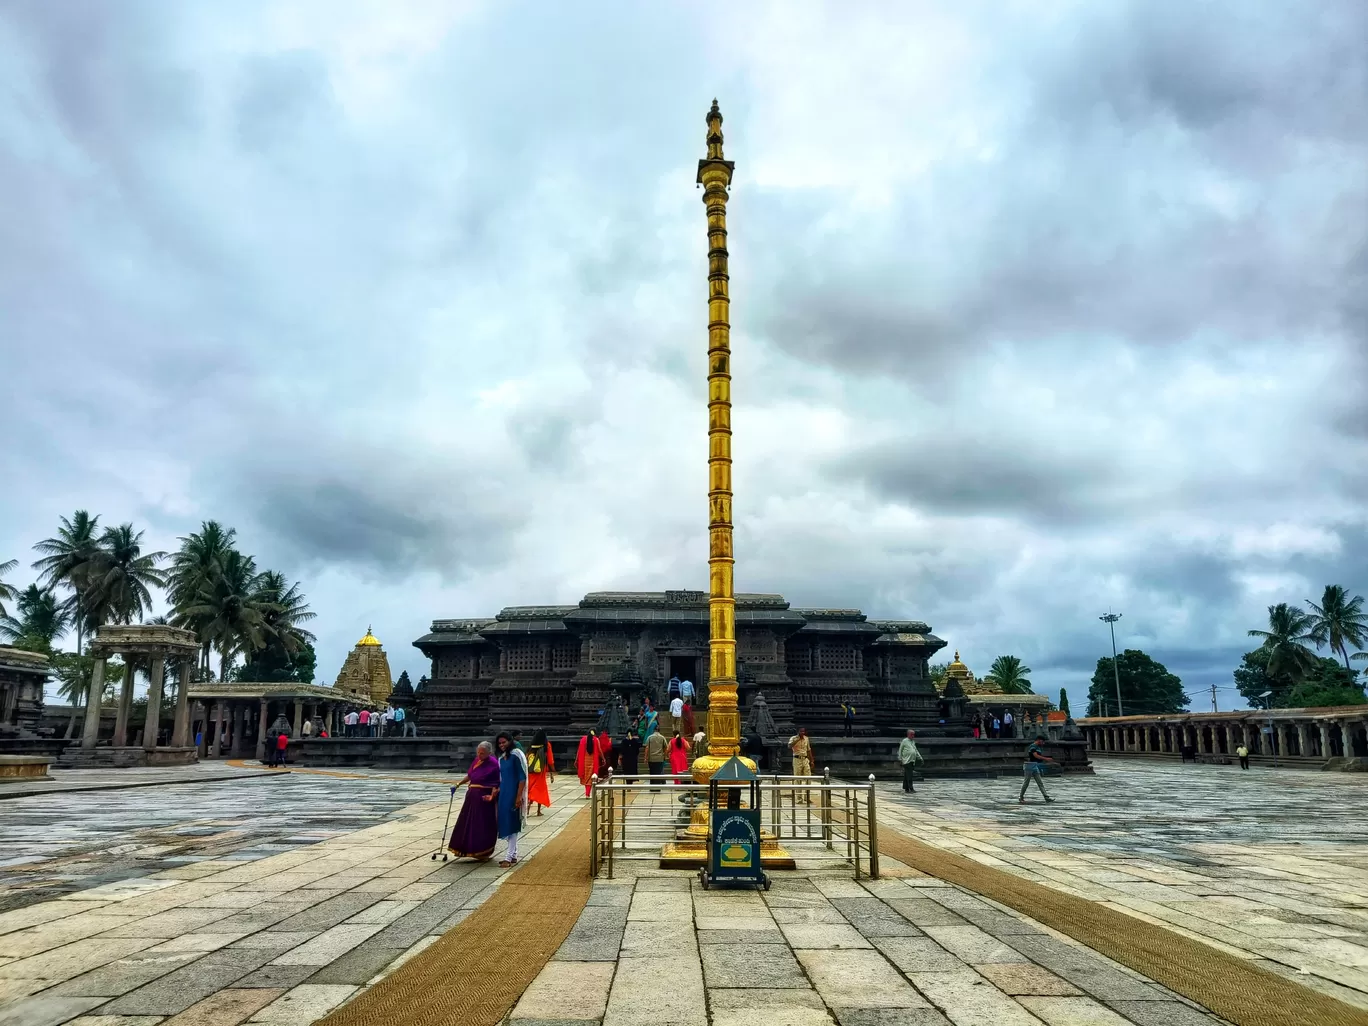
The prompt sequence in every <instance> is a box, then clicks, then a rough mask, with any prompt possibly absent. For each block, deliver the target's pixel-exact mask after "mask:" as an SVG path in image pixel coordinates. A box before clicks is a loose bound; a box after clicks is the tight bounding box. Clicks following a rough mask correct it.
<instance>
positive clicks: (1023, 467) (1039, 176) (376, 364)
mask: <svg viewBox="0 0 1368 1026" xmlns="http://www.w3.org/2000/svg"><path fill="white" fill-rule="evenodd" d="M714 96H716V97H717V98H718V99H719V101H720V102H721V106H722V110H723V113H724V115H725V117H726V124H725V131H726V149H727V156H728V157H729V158H731V159H734V160H735V161H736V165H737V170H736V178H735V183H734V187H733V190H732V199H731V204H730V212H729V213H730V228H731V253H732V264H731V269H732V290H733V306H732V312H733V320H734V331H733V345H734V349H735V363H734V370H735V376H736V377H735V386H734V387H735V402H736V409H735V418H734V420H735V430H736V436H735V456H736V468H735V482H736V491H737V501H736V515H737V554H738V565H737V574H736V577H737V584H738V587H739V588H740V589H741V590H745V591H779V592H782V593H784V594H785V595H786V596H788V598H789V599H790V600H791V601H792V602H794V603H795V604H804V605H840V606H847V605H853V606H859V607H860V608H862V609H864V610H865V611H866V612H868V613H870V614H872V615H881V616H899V617H917V618H921V619H924V620H926V621H928V622H929V623H930V624H931V625H932V626H933V629H934V630H935V631H936V632H937V633H938V634H940V635H941V636H942V637H944V638H946V639H947V640H948V641H949V642H950V643H951V646H952V648H953V647H958V648H960V649H961V650H962V652H963V655H964V658H965V660H966V661H967V662H968V663H969V665H970V666H971V667H972V668H973V669H975V670H976V671H979V672H982V671H984V670H986V669H987V665H988V663H989V662H990V661H991V660H992V658H993V657H994V656H996V655H1000V654H1003V653H1015V654H1018V655H1020V656H1022V657H1023V659H1024V660H1025V661H1026V663H1027V664H1028V665H1030V666H1031V667H1033V669H1034V671H1035V672H1034V677H1035V681H1036V684H1037V689H1038V690H1041V691H1045V692H1047V693H1050V694H1055V693H1056V692H1057V691H1058V688H1059V687H1060V686H1061V685H1063V686H1067V687H1068V688H1069V690H1070V692H1071V694H1072V695H1074V696H1075V704H1078V700H1079V698H1081V695H1082V694H1083V693H1086V690H1087V684H1086V680H1087V678H1088V677H1089V676H1090V675H1091V672H1092V668H1093V666H1094V664H1095V662H1096V659H1097V657H1098V656H1099V655H1100V654H1103V653H1104V651H1105V652H1107V653H1108V654H1109V642H1108V640H1107V635H1106V629H1105V626H1104V625H1103V624H1101V623H1100V622H1099V621H1098V619H1097V617H1098V615H1099V614H1100V613H1103V612H1106V611H1107V609H1108V608H1109V607H1110V608H1113V609H1116V610H1120V611H1122V612H1123V614H1124V618H1123V620H1122V621H1121V623H1120V624H1119V625H1118V626H1119V627H1120V628H1121V631H1120V632H1119V634H1118V637H1117V642H1118V644H1119V645H1124V646H1128V647H1141V648H1144V649H1145V650H1147V651H1149V652H1150V653H1152V654H1153V655H1155V656H1156V657H1157V658H1159V659H1161V660H1162V661H1163V662H1165V663H1166V664H1167V665H1168V666H1169V668H1170V669H1172V670H1174V671H1175V672H1177V673H1178V674H1180V675H1181V676H1182V678H1183V680H1184V682H1185V683H1186V684H1188V685H1190V689H1191V690H1194V691H1195V690H1198V689H1200V688H1202V687H1209V686H1210V685H1211V684H1212V683H1216V684H1219V685H1223V686H1224V685H1228V684H1229V683H1230V679H1229V671H1230V669H1231V667H1232V666H1233V665H1234V664H1235V663H1236V662H1237V661H1238V657H1239V653H1240V652H1242V651H1245V650H1246V649H1247V648H1249V647H1250V645H1249V641H1248V639H1247V638H1246V637H1245V632H1246V630H1247V629H1248V628H1250V627H1255V626H1261V625H1262V622H1263V621H1264V620H1265V618H1266V615H1265V607H1266V606H1267V605H1268V604H1269V603H1273V602H1278V601H1292V602H1301V601H1302V600H1303V599H1305V598H1308V597H1309V598H1317V597H1318V596H1319V594H1320V591H1321V588H1322V587H1323V586H1324V585H1325V584H1326V583H1327V582H1332V581H1333V582H1338V583H1342V584H1344V585H1346V586H1348V587H1350V588H1351V589H1353V590H1354V591H1356V592H1365V591H1368V539H1366V538H1365V522H1366V521H1368V505H1366V503H1368V398H1366V397H1365V391H1364V381H1365V380H1368V375H1365V371H1366V370H1368V368H1365V362H1368V172H1365V168H1368V123H1366V121H1365V119H1366V118H1368V103H1366V102H1365V97H1368V6H1366V5H1364V4H1363V3H1362V2H1361V0H1320V2H1317V0H1302V2H1292V0H1286V2H1281V0H1279V2H1275V0H1266V2H1261V3H1258V4H1252V3H1247V2H1245V0H1228V2H1211V3H1202V4H1192V3H1190V2H1186V0H1172V2H1168V0H1136V2H1134V3H1124V2H1111V0H1076V2H1071V0H1031V2H1029V3H1027V2H1021V3H1014V2H1009V0H984V2H966V0H944V2H930V0H927V2H910V0H904V2H900V3H891V2H889V3H864V4H860V3H849V2H843V3H841V4H839V5H838V4H835V3H832V4H829V5H826V4H817V3H800V2H796V0H784V2H781V3H773V4H767V3H758V2H756V3H750V2H748V3H741V4H736V5H726V6H717V5H711V6H709V7H706V8H705V7H702V6H700V5H698V4H690V3H678V4H674V3H665V2H651V3H642V2H636V3H623V4H609V3H592V2H591V3H579V4H557V3H549V2H541V3H511V2H507V0H500V2H497V3H495V2H492V0H490V2H480V0H471V2H465V0H406V2H404V3H391V2H388V0H379V2H376V3H363V2H359V0H352V2H347V0H320V2H316V3H290V2H285V3H281V2H274V0H273V2H261V3H248V2H246V0H236V2H233V3H220V2H205V3H190V2H186V3H176V4H166V3H161V2H149V3H145V4H144V3H137V2H133V0H119V2H117V3H86V2H80V0H0V195H2V196H3V201H2V203H0V211H2V213H0V361H2V362H0V378H2V379H3V385H4V389H3V404H2V405H0V436H3V438H4V444H3V446H0V482H4V486H3V487H4V500H3V502H0V561H3V560H4V559H8V558H20V559H22V560H23V561H24V563H25V565H26V564H27V562H28V561H29V560H30V559H32V558H33V557H32V554H31V553H30V552H29V547H30V546H31V545H32V544H33V542H35V541H37V540H38V539H39V538H42V537H45V536H47V535H49V534H51V533H53V531H54V530H55V527H56V524H57V518H58V517H59V515H62V514H68V515H69V514H70V513H71V512H72V511H73V510H75V509H77V508H86V509H89V510H91V511H92V512H98V513H100V514H101V515H102V516H103V518H104V520H105V521H107V522H121V521H128V520H131V521H133V522H134V523H135V524H137V525H138V526H139V527H141V528H143V529H145V530H146V531H147V537H148V540H149V542H150V543H151V544H152V545H154V546H156V547H159V548H174V546H175V540H176V538H177V537H178V536H179V535H182V534H184V533H186V532H187V531H190V530H193V529H195V528H196V527H198V525H199V523H200V522H201V521H202V520H204V519H209V518H216V519H219V520H221V521H223V522H225V523H227V524H230V525H232V526H234V527H236V528H237V530H238V533H239V537H240V539H241V541H242V543H243V547H244V548H245V549H247V550H249V551H251V552H253V553H255V554H256V556H257V557H258V560H259V561H260V562H261V563H262V564H263V565H265V566H270V567H274V568H278V569H280V570H281V571H283V572H285V573H286V574H287V575H288V576H289V577H291V578H292V579H297V580H298V581H300V582H301V584H302V586H303V588H304V589H305V591H306V592H307V594H308V596H309V598H310V600H311V602H312V604H313V607H314V608H315V610H316V611H317V612H318V613H319V619H318V621H317V624H316V627H317V633H318V635H319V639H320V646H319V650H320V651H319V656H320V659H319V673H320V677H321V678H322V679H323V680H327V681H331V680H332V679H333V677H334V676H335V675H336V672H337V668H338V667H339V666H340V664H341V661H342V659H343V657H344V655H345V654H346V651H347V649H348V648H349V647H350V646H351V645H352V644H353V643H354V642H355V641H356V639H357V638H358V637H360V635H361V634H362V633H363V632H364V631H365V629H366V626H367V624H373V625H374V628H375V632H376V634H377V635H378V636H379V637H380V638H381V639H382V641H383V642H384V643H385V645H386V648H387V650H388V652H389V654H390V659H391V665H392V666H393V668H394V671H395V673H396V674H397V673H398V671H399V670H400V669H407V670H408V671H409V673H410V675H411V676H413V677H414V678H415V679H416V678H417V676H418V675H419V673H420V672H422V671H423V670H424V669H425V665H424V663H423V660H422V658H421V656H420V655H419V654H418V653H417V651H416V650H415V649H413V648H412V647H411V645H410V642H411V641H412V640H413V639H414V638H416V637H418V636H419V635H420V634H422V633H423V632H424V631H425V629H426V627H427V624H428V623H429V621H430V620H432V619H433V618H434V617H447V616H463V615H476V614H484V615H488V614H492V613H493V612H495V611H496V610H497V609H499V608H500V607H501V606H503V605H506V604H529V603H539V602H556V603H565V602H573V601H575V600H577V599H578V598H579V597H580V596H581V595H582V594H584V593H585V592H586V591H591V590H601V589H661V588H668V587H689V588H701V587H706V559H707V546H706V536H705V526H706V508H705V506H706V503H705V491H706V475H705V461H706V453H707V449H706V440H705V431H706V411H705V402H706V395H705V373H706V371H705V359H704V356H705V348H706V329H705V324H706V316H707V313H706V303H705V296H706V289H705V277H706V258H705V254H706V245H707V243H706V237H705V231H704V211H703V205H702V203H701V202H700V199H701V197H700V193H699V192H698V191H697V189H696V187H695V184H694V174H695V169H696V164H697V160H698V158H699V157H700V156H701V155H702V154H703V152H704V132H705V126H704V119H703V115H704V112H705V111H706V110H707V107H708V105H709V103H710V102H711V100H712V99H713V97H714ZM12 582H13V583H17V584H20V585H22V584H25V583H27V579H26V578H25V577H24V575H23V574H20V575H16V577H14V578H12ZM946 655H947V656H948V655H949V650H947V652H946ZM1220 694H1221V702H1222V707H1223V708H1224V707H1227V705H1228V704H1229V703H1231V701H1232V699H1233V692H1230V691H1225V692H1221V693H1220ZM1208 705H1209V695H1208V697H1207V699H1206V701H1205V702H1203V701H1201V700H1199V701H1196V702H1194V707H1195V708H1198V709H1201V708H1206V707H1208Z"/></svg>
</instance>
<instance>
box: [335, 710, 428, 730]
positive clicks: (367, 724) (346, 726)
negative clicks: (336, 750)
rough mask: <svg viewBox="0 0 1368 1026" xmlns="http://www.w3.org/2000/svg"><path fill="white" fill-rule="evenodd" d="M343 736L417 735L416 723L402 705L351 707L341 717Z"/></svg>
mask: <svg viewBox="0 0 1368 1026" xmlns="http://www.w3.org/2000/svg"><path fill="white" fill-rule="evenodd" d="M342 728H343V730H342V733H343V736H344V737H417V736H418V725H417V724H416V723H414V722H413V718H412V717H411V716H409V714H408V712H407V710H405V709H404V707H403V706H402V705H386V706H385V708H384V709H378V710H375V711H373V712H372V711H371V710H369V709H353V710H352V711H351V712H349V713H347V714H346V715H345V716H343V717H342Z"/></svg>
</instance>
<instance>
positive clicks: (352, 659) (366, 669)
mask: <svg viewBox="0 0 1368 1026" xmlns="http://www.w3.org/2000/svg"><path fill="white" fill-rule="evenodd" d="M333 688H334V689H336V690H337V691H342V692H344V693H346V694H348V695H352V696H354V697H355V698H356V699H357V701H359V702H363V703H373V704H375V705H382V704H384V702H385V701H387V700H388V699H389V696H390V692H391V691H393V690H394V678H393V677H391V676H390V666H389V657H388V656H386V655H385V649H384V647H383V646H382V645H381V644H380V639H379V638H377V637H376V636H375V635H374V634H372V633H371V629H370V628H369V627H367V628H366V636H365V637H363V638H362V639H361V640H360V641H358V642H357V643H356V647H355V648H353V649H352V650H351V651H350V652H349V653H348V654H347V660H346V662H344V663H343V664H342V669H341V670H339V671H338V674H337V680H336V681H334V682H333Z"/></svg>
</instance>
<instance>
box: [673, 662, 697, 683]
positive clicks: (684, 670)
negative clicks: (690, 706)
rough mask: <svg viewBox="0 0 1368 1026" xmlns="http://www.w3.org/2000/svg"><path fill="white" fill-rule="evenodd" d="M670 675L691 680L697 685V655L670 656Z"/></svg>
mask: <svg viewBox="0 0 1368 1026" xmlns="http://www.w3.org/2000/svg"><path fill="white" fill-rule="evenodd" d="M670 676H671V677H678V678H679V679H680V680H688V681H692V682H693V684H694V686H695V687H697V686H698V657H697V656H670Z"/></svg>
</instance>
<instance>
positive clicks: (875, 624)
mask: <svg viewBox="0 0 1368 1026" xmlns="http://www.w3.org/2000/svg"><path fill="white" fill-rule="evenodd" d="M708 623H709V616H708V593H707V592H706V591H691V590H687V589H680V590H674V591H593V592H590V593H589V594H587V595H585V596H584V598H583V599H581V600H580V601H579V602H578V603H576V604H575V605H573V606H568V605H567V606H553V605H540V606H507V607H505V608H503V609H501V610H499V613H498V615H497V616H495V617H493V618H492V619H490V618H483V617H481V618H476V617H470V618H466V619H449V620H433V621H432V631H431V633H429V634H425V635H423V636H422V637H421V638H419V639H418V640H417V641H415V642H414V643H413V644H414V646H415V647H417V648H420V649H424V650H426V648H427V647H428V646H432V645H469V644H479V643H480V642H481V641H482V640H490V641H492V640H494V639H496V638H498V637H508V636H510V635H512V636H519V635H526V634H548V633H549V634H561V633H567V632H569V631H575V630H583V629H585V628H591V627H607V626H610V625H638V626H646V625H652V624H680V625H688V626H691V627H692V626H698V627H703V628H706V627H707V626H708ZM736 624H737V627H739V628H770V629H775V630H779V631H780V632H781V634H783V633H785V632H787V633H792V632H793V631H797V630H802V631H804V632H807V633H809V634H819V635H832V636H844V637H846V638H849V639H851V640H856V639H862V638H872V637H875V636H878V635H882V636H883V638H882V639H881V640H884V641H886V642H887V643H889V644H904V645H925V646H928V647H931V648H933V649H936V648H941V647H943V646H944V645H945V642H943V641H942V640H941V639H940V638H937V637H936V636H935V635H932V634H930V633H929V631H930V628H929V627H928V626H927V625H926V624H925V623H923V622H922V621H920V620H869V619H867V618H866V617H865V614H864V613H862V612H861V611H860V610H858V609H806V608H805V609H793V608H790V606H789V603H788V601H787V600H786V599H785V598H784V596H783V595H778V594H774V593H765V592H741V593H740V594H738V595H737V596H736ZM367 636H370V635H369V632H368V633H367Z"/></svg>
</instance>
